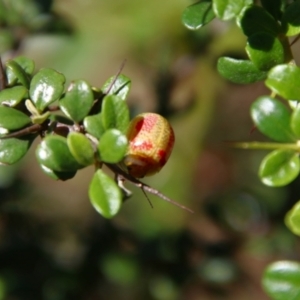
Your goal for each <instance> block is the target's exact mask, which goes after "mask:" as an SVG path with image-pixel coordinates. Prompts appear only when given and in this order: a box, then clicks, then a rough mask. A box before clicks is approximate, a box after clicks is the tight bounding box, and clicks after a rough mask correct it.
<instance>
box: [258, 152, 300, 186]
mask: <svg viewBox="0 0 300 300" xmlns="http://www.w3.org/2000/svg"><path fill="white" fill-rule="evenodd" d="M299 171H300V164H299V157H298V153H296V152H295V151H292V150H281V149H280V150H274V151H272V152H271V153H269V154H268V155H267V156H266V157H265V158H264V159H263V161H262V162H261V165H260V168H259V176H260V178H261V180H262V182H263V183H264V184H266V185H268V186H276V187H278V186H284V185H287V184H288V183H290V182H291V181H293V180H294V179H295V178H296V177H297V176H298V174H299Z"/></svg>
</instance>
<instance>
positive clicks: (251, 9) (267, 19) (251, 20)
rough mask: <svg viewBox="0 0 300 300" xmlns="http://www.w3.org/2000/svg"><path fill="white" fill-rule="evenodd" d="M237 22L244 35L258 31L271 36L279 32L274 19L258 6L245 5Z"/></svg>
mask: <svg viewBox="0 0 300 300" xmlns="http://www.w3.org/2000/svg"><path fill="white" fill-rule="evenodd" d="M237 23H238V25H239V27H240V28H241V29H242V30H243V32H244V34H245V35H246V36H251V35H253V34H255V33H258V32H267V33H269V34H271V35H273V36H277V35H278V34H279V29H280V28H279V25H278V24H277V22H276V21H275V19H274V18H273V17H272V16H271V15H270V14H269V13H268V12H267V11H266V10H265V9H264V8H262V7H260V6H256V5H252V6H248V7H246V8H245V9H244V10H243V11H242V12H241V14H240V15H239V17H238V19H237Z"/></svg>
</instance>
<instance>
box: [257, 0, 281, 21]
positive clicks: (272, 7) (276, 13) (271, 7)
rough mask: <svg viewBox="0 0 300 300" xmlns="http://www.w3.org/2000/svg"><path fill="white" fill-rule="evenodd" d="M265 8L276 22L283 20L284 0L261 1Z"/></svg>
mask: <svg viewBox="0 0 300 300" xmlns="http://www.w3.org/2000/svg"><path fill="white" fill-rule="evenodd" d="M260 2H261V4H262V6H263V8H264V9H265V10H266V11H267V12H268V13H269V14H271V15H272V16H273V17H274V18H275V19H276V20H279V19H280V18H281V14H282V12H281V4H282V0H260Z"/></svg>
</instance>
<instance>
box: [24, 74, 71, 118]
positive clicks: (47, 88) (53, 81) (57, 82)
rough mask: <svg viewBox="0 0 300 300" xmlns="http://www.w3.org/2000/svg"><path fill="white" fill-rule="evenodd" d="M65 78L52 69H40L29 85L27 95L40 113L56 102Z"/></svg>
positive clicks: (62, 89)
mask: <svg viewBox="0 0 300 300" xmlns="http://www.w3.org/2000/svg"><path fill="white" fill-rule="evenodd" d="M64 84H65V77H64V75H62V74H61V73H58V72H56V71H55V70H52V69H41V70H40V71H39V72H38V73H37V74H35V75H34V76H33V78H32V81H31V83H30V89H29V94H30V98H31V100H32V102H33V103H34V104H35V106H36V108H37V109H38V110H39V111H40V112H42V111H43V110H44V109H45V108H46V107H47V106H48V105H49V104H51V103H52V102H54V101H56V100H58V99H59V98H60V96H61V95H62V93H63V91H64Z"/></svg>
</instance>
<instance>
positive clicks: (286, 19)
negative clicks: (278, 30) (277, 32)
mask: <svg viewBox="0 0 300 300" xmlns="http://www.w3.org/2000/svg"><path fill="white" fill-rule="evenodd" d="M299 10H300V0H297V1H294V2H293V3H291V4H290V5H289V6H288V7H287V9H286V10H285V11H284V13H283V16H282V23H283V27H284V28H285V32H286V35H287V36H292V35H297V34H299V33H300V14H299Z"/></svg>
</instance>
